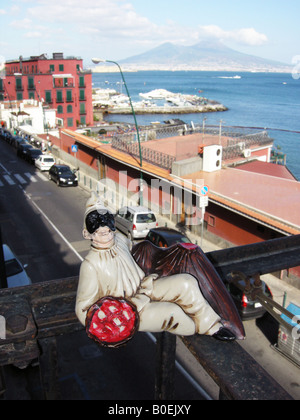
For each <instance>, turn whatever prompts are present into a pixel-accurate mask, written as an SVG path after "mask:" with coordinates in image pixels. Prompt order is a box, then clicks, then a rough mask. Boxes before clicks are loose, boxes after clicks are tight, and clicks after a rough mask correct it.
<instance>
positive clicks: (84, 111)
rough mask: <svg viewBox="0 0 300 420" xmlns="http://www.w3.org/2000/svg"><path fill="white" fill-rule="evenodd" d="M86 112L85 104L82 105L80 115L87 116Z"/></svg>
mask: <svg viewBox="0 0 300 420" xmlns="http://www.w3.org/2000/svg"><path fill="white" fill-rule="evenodd" d="M85 113H86V110H85V104H80V114H81V115H82V114H85Z"/></svg>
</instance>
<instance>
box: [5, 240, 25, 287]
mask: <svg viewBox="0 0 300 420" xmlns="http://www.w3.org/2000/svg"><path fill="white" fill-rule="evenodd" d="M3 254H4V262H5V271H6V277H7V284H8V287H9V288H11V287H21V286H29V285H30V284H31V280H30V278H29V277H28V275H27V273H26V271H25V268H26V266H24V267H23V265H22V263H21V262H20V261H19V260H18V258H17V257H16V256H15V255H14V253H13V252H12V250H11V249H10V248H9V246H8V245H3Z"/></svg>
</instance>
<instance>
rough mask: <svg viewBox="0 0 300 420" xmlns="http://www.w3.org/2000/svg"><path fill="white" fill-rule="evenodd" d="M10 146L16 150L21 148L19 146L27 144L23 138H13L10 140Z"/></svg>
mask: <svg viewBox="0 0 300 420" xmlns="http://www.w3.org/2000/svg"><path fill="white" fill-rule="evenodd" d="M10 144H11V145H13V146H14V147H15V148H16V149H18V148H19V147H20V146H21V144H28V142H27V141H26V140H25V139H23V137H20V136H15V137H14V138H13V139H12V140H11V142H10Z"/></svg>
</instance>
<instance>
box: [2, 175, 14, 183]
mask: <svg viewBox="0 0 300 420" xmlns="http://www.w3.org/2000/svg"><path fill="white" fill-rule="evenodd" d="M3 178H4V179H5V181H6V182H7V183H8V184H9V185H16V183H15V181H13V180H12V179H11V177H10V176H9V175H3Z"/></svg>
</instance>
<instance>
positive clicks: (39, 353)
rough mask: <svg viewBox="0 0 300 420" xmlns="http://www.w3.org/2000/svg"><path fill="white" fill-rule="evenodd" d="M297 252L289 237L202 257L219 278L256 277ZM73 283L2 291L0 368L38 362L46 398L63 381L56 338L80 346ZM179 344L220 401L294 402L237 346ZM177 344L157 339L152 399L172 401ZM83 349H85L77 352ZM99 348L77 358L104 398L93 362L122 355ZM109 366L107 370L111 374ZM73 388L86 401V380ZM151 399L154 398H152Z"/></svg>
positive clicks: (205, 340) (0, 387)
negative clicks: (237, 273) (241, 274)
mask: <svg viewBox="0 0 300 420" xmlns="http://www.w3.org/2000/svg"><path fill="white" fill-rule="evenodd" d="M299 251H300V236H294V237H287V238H281V239H276V240H273V241H267V242H264V243H259V244H254V245H249V246H244V247H237V248H232V249H228V250H223V251H215V252H213V253H209V254H207V257H208V258H209V259H210V261H212V263H213V264H214V266H215V269H216V270H217V271H218V273H219V274H220V275H221V277H222V278H224V276H226V275H227V273H230V272H233V271H236V270H239V269H242V270H243V271H244V273H245V274H246V275H254V274H255V273H258V272H259V273H260V274H267V273H269V272H274V270H277V269H287V268H291V267H295V266H298V265H300V252H299ZM77 286H78V278H68V279H62V280H54V281H50V282H46V283H40V284H38V283H36V284H33V285H31V286H28V287H23V288H16V289H1V290H0V307H1V314H2V316H3V317H4V318H5V319H7V336H6V339H4V340H0V366H8V365H11V364H15V365H19V366H25V365H26V364H28V363H30V362H31V361H33V360H37V359H38V361H39V363H38V366H39V370H40V380H41V385H40V386H41V389H42V390H43V395H44V398H45V399H49V400H59V399H60V398H61V397H62V395H61V392H60V388H61V386H62V380H61V381H58V360H59V358H60V357H61V355H60V353H59V350H60V346H59V345H58V341H59V338H61V337H71V338H72V337H73V344H72V345H70V348H72V351H75V350H76V351H77V350H78V348H79V347H80V343H79V342H77V341H76V339H77V335H76V336H75V335H74V334H77V333H80V332H83V327H82V326H81V324H80V323H79V322H78V320H77V318H76V315H75V312H74V308H75V299H76V292H77ZM139 334H140V333H139ZM71 338H70V339H71ZM181 340H182V341H183V343H184V344H185V345H186V347H187V348H188V349H189V350H190V351H191V353H192V354H193V355H194V356H195V357H196V359H197V361H198V363H200V364H201V365H202V367H203V368H204V369H205V371H206V372H207V374H208V375H209V376H211V378H212V379H213V380H214V382H215V383H216V384H217V385H218V387H219V389H220V399H222V400H224V399H227V400H291V399H292V398H291V397H290V395H289V394H288V393H287V392H286V391H285V390H284V389H283V388H282V387H281V386H280V385H279V384H278V383H277V382H276V381H275V380H274V379H273V378H272V377H271V376H270V375H269V374H268V373H267V372H266V371H265V370H264V369H263V368H262V367H261V366H260V365H259V364H258V363H257V362H256V361H255V360H254V359H253V358H252V357H251V356H249V354H248V353H247V352H246V351H245V350H243V348H242V347H241V346H240V345H239V344H238V343H230V344H228V343H223V342H219V341H216V340H214V339H212V338H210V337H206V336H193V337H183V338H181ZM91 343H92V342H91ZM175 344H176V337H175V336H173V335H171V334H169V333H163V334H159V335H158V337H157V342H156V346H157V352H156V362H155V363H156V371H155V372H153V375H155V390H154V391H155V392H153V395H155V398H156V400H158V401H165V400H172V399H173V397H174V385H175ZM81 349H82V350H84V351H85V350H86V351H88V349H83V348H82V347H81ZM97 349H98V347H97V346H95V347H93V354H91V352H90V350H89V351H88V353H86V357H87V358H86V359H85V361H84V360H83V359H82V361H81V363H82V369H83V371H84V372H87V371H86V369H87V368H88V366H89V367H90V368H91V369H90V370H91V371H93V376H89V375H88V374H86V375H85V376H84V381H85V382H86V383H87V382H88V381H91V385H92V387H93V388H95V386H96V385H97V384H98V386H99V395H100V396H99V399H101V396H103V398H104V399H105V396H106V395H105V391H106V393H107V389H110V384H109V382H110V381H112V380H113V378H112V377H111V376H110V377H109V375H108V376H107V379H106V378H105V377H104V376H103V372H102V371H101V372H100V371H99V372H97V371H95V369H94V366H95V357H112V356H110V355H111V354H112V353H113V354H114V357H115V358H116V360H119V363H120V366H122V367H124V364H123V363H124V362H123V359H122V357H123V356H122V355H123V353H122V350H120V351H121V353H118V354H119V356H118V354H116V352H117V351H116V350H112V349H98V351H97ZM69 351H70V350H69ZM111 352H112V353H111ZM118 352H119V350H118ZM96 353H97V354H96ZM95 354H96V355H95ZM66 357H67V358H68V355H64V356H63V359H64V358H66ZM137 357H138V358H140V363H139V366H140V369H143V367H144V366H145V361H144V360H143V357H145V355H143V354H139V355H137ZM77 368H78V366H77V367H76V369H77ZM110 369H111V368H108V371H109V372H110ZM121 370H122V369H121ZM129 371H130V367H129ZM76 373H77V371H76V372H75V373H74V374H73V375H69V376H67V377H64V378H63V380H64V381H66V380H68V381H69V380H71V377H74V378H75V379H76ZM122 374H123V375H124V374H125V372H124V373H123V371H121V372H119V376H120V378H121V377H122ZM131 374H132V372H131ZM24 375H26V372H25V371H24ZM100 377H101V378H100ZM97 378H98V380H97ZM99 378H100V379H99ZM109 378H110V379H109ZM77 379H78V378H77ZM76 384H77V386H80V387H81V389H82V391H83V395H84V396H85V395H86V393H85V392H84V391H85V385H84V383H83V382H82V381H81V380H80V381H79V380H77V382H76ZM11 385H12V384H11ZM34 387H35V388H36V389H37V388H38V387H39V385H38V384H37V383H35V384H34ZM5 389H6V384H5V378H4V377H3V376H2V375H1V371H0V395H3V394H5ZM70 392H71V393H72V389H71V391H70ZM69 395H70V394H69ZM72 396H73V395H72ZM86 397H88V395H87V396H86ZM86 399H87V398H86ZM149 399H150V400H151V399H152V397H151V395H149Z"/></svg>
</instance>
